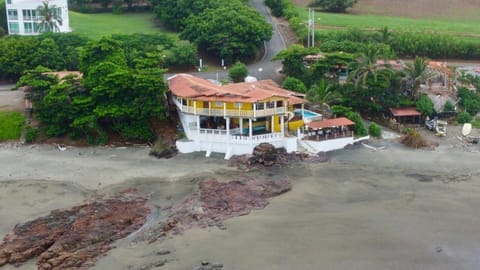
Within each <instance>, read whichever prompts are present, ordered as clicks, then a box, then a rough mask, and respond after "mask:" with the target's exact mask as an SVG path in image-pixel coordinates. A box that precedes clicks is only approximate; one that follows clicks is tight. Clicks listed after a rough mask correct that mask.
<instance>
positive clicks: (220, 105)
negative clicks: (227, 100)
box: [215, 101, 223, 107]
mask: <svg viewBox="0 0 480 270" xmlns="http://www.w3.org/2000/svg"><path fill="white" fill-rule="evenodd" d="M215 107H223V102H219V101H215Z"/></svg>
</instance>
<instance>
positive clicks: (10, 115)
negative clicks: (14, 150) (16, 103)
mask: <svg viewBox="0 0 480 270" xmlns="http://www.w3.org/2000/svg"><path fill="white" fill-rule="evenodd" d="M24 122H25V118H24V117H23V115H22V114H21V113H19V112H9V111H0V141H5V140H18V139H19V138H20V133H21V131H22V126H23V123H24Z"/></svg>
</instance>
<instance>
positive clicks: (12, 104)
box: [0, 84, 24, 112]
mask: <svg viewBox="0 0 480 270" xmlns="http://www.w3.org/2000/svg"><path fill="white" fill-rule="evenodd" d="M14 86H15V85H11V84H5V85H0V111H18V112H23V108H24V104H23V92H22V91H20V90H16V91H11V89H12V88H13V87H14Z"/></svg>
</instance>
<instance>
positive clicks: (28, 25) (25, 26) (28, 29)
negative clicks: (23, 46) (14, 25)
mask: <svg viewBox="0 0 480 270" xmlns="http://www.w3.org/2000/svg"><path fill="white" fill-rule="evenodd" d="M23 29H24V30H25V33H27V34H28V33H33V24H32V23H30V22H26V23H23Z"/></svg>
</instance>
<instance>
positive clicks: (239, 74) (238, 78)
mask: <svg viewBox="0 0 480 270" xmlns="http://www.w3.org/2000/svg"><path fill="white" fill-rule="evenodd" d="M247 75H248V69H247V66H246V65H245V64H244V63H242V62H236V63H235V64H234V65H233V66H232V67H231V68H229V69H228V78H230V80H232V81H233V82H235V83H239V82H243V81H244V80H245V77H247Z"/></svg>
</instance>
